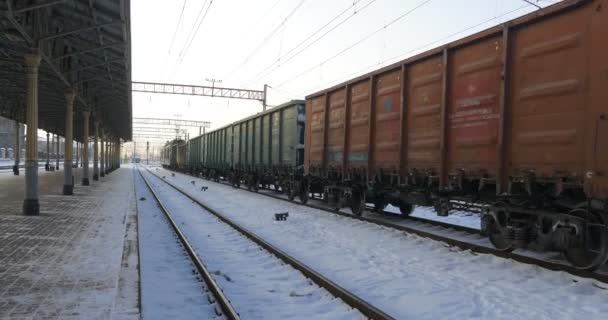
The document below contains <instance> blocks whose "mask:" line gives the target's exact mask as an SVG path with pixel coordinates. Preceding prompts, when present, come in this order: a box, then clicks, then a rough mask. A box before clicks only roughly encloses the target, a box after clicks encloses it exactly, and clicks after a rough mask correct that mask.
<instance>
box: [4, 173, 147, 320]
mask: <svg viewBox="0 0 608 320" xmlns="http://www.w3.org/2000/svg"><path fill="white" fill-rule="evenodd" d="M62 167H63V166H62ZM81 170H82V169H74V182H75V183H74V194H73V195H71V196H64V195H62V189H63V174H64V172H63V170H60V171H55V172H46V171H39V186H40V215H39V216H23V215H21V211H22V204H23V195H24V184H25V183H24V177H23V176H12V175H0V319H2V320H5V319H109V318H112V319H139V293H138V288H139V273H138V262H139V259H138V250H137V220H136V219H137V216H136V203H135V195H134V185H133V170H131V169H130V168H121V169H118V170H116V171H114V172H112V173H110V174H109V175H106V176H105V177H103V178H101V177H100V181H93V180H92V179H91V186H87V187H84V186H81V183H80V181H81Z"/></svg>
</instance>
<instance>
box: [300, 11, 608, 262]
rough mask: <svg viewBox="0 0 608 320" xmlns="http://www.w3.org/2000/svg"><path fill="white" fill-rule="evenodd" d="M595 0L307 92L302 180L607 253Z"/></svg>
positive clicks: (505, 243) (600, 23)
mask: <svg viewBox="0 0 608 320" xmlns="http://www.w3.org/2000/svg"><path fill="white" fill-rule="evenodd" d="M607 39H608V0H595V1H593V0H586V1H585V0H571V1H563V2H560V3H558V4H555V5H552V6H549V7H547V8H545V9H542V10H538V11H536V12H533V13H531V14H528V15H526V16H523V17H520V18H517V19H515V20H512V21H509V22H507V23H505V24H503V25H501V26H497V27H494V28H491V29H488V30H485V31H482V32H480V33H477V34H475V35H472V36H469V37H467V38H464V39H461V40H458V41H455V42H453V43H450V44H447V45H445V46H443V47H440V48H436V49H434V50H431V51H428V52H425V53H422V54H420V55H417V56H415V57H412V58H409V59H406V60H404V61H401V62H399V63H396V64H394V65H391V66H388V67H385V68H383V69H380V70H377V71H374V72H372V73H369V74H366V75H363V76H361V77H358V78H355V79H352V80H350V81H347V82H345V83H342V84H340V85H337V86H335V87H332V88H328V89H327V90H323V91H321V92H317V93H314V94H311V95H310V96H308V97H307V98H306V108H307V111H306V114H307V117H308V119H307V123H306V126H307V128H306V156H305V163H304V166H305V174H306V180H305V181H304V183H303V188H304V189H303V190H304V191H305V192H312V193H313V194H323V199H325V200H326V201H327V202H329V203H332V204H335V206H336V207H342V206H347V205H350V206H351V208H352V209H353V212H355V213H357V214H360V213H361V211H362V210H363V208H364V205H365V203H366V202H367V203H373V204H374V205H375V207H376V208H378V209H382V208H384V206H386V205H387V204H392V205H395V206H398V207H400V208H401V210H402V213H403V214H404V215H407V214H409V213H410V212H411V210H412V205H433V206H435V209H436V210H437V212H438V213H439V214H442V215H443V214H447V213H448V212H449V211H450V210H453V209H454V208H455V206H456V205H458V206H459V207H458V208H459V209H462V207H463V205H464V207H467V208H472V207H475V208H477V210H480V211H481V213H482V218H483V219H482V228H483V231H484V232H486V233H487V234H488V235H489V237H490V240H491V241H492V242H493V243H494V244H495V245H496V246H497V247H498V248H500V249H504V250H512V249H513V248H516V247H532V246H534V247H536V248H542V249H545V250H549V249H556V250H560V251H562V252H564V254H565V256H566V258H568V260H569V261H571V262H572V263H573V264H574V265H576V266H578V267H580V268H586V269H592V268H595V267H597V266H599V265H601V264H603V263H605V261H606V259H607V258H608V227H607V226H606V221H608V201H607V199H608V119H607V116H608V40H607Z"/></svg>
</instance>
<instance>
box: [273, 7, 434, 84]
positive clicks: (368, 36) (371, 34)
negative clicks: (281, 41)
mask: <svg viewBox="0 0 608 320" xmlns="http://www.w3.org/2000/svg"><path fill="white" fill-rule="evenodd" d="M431 1H433V0H424V1H422V2H421V3H419V4H418V5H416V6H415V7H414V8H412V9H410V10H408V11H406V12H404V13H403V14H401V15H400V16H398V17H397V18H395V19H393V20H392V21H390V22H389V23H387V24H385V25H384V26H382V27H381V28H379V29H376V30H375V31H373V32H371V33H369V34H367V35H366V36H364V37H363V38H361V39H359V40H357V41H355V42H354V43H352V44H351V45H349V46H348V47H346V48H344V49H342V50H341V51H339V52H338V53H336V54H334V55H332V56H330V57H328V58H326V59H325V60H323V61H322V62H321V63H319V64H316V65H314V66H312V67H310V68H308V69H306V70H304V71H302V72H300V73H298V74H297V75H295V76H293V77H291V78H288V79H286V80H284V81H283V82H281V83H279V84H278V85H276V86H275V87H281V86H283V85H284V84H286V83H288V82H290V81H293V80H295V79H297V78H299V77H301V76H303V75H305V74H307V73H309V72H311V71H312V70H314V69H316V68H319V67H321V66H323V64H325V63H327V62H329V61H331V60H333V59H335V58H337V57H339V56H341V55H342V54H344V53H345V52H347V51H349V50H351V49H352V48H354V47H356V46H357V45H359V44H361V43H363V42H364V41H366V40H368V39H369V38H371V37H373V36H375V35H376V34H377V33H379V32H381V31H382V30H384V29H386V28H388V27H390V26H391V25H393V24H395V23H397V22H399V21H401V20H402V19H404V18H406V17H408V16H409V15H411V14H412V13H414V12H415V11H417V10H418V9H420V8H422V7H424V6H425V5H426V4H428V3H429V2H431Z"/></svg>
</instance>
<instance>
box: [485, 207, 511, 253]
mask: <svg viewBox="0 0 608 320" xmlns="http://www.w3.org/2000/svg"><path fill="white" fill-rule="evenodd" d="M494 206H495V207H504V206H505V204H504V203H502V202H501V203H497V204H495V205H494ZM496 217H497V219H498V222H497V221H496V220H494V218H492V217H488V222H487V224H488V226H487V232H488V238H489V239H490V242H491V243H492V245H494V248H496V249H497V250H499V251H505V252H510V251H513V249H515V248H514V247H513V242H512V241H511V240H510V239H506V238H505V237H504V235H503V234H502V232H501V229H500V226H499V225H498V223H500V224H502V225H506V224H507V212H506V211H504V210H500V209H499V210H498V211H497V212H496Z"/></svg>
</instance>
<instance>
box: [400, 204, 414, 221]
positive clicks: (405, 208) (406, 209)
mask: <svg viewBox="0 0 608 320" xmlns="http://www.w3.org/2000/svg"><path fill="white" fill-rule="evenodd" d="M399 211H400V212H401V217H403V218H405V217H407V216H409V215H410V214H412V212H413V211H414V205H413V204H411V203H407V202H401V203H400V204H399Z"/></svg>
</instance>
